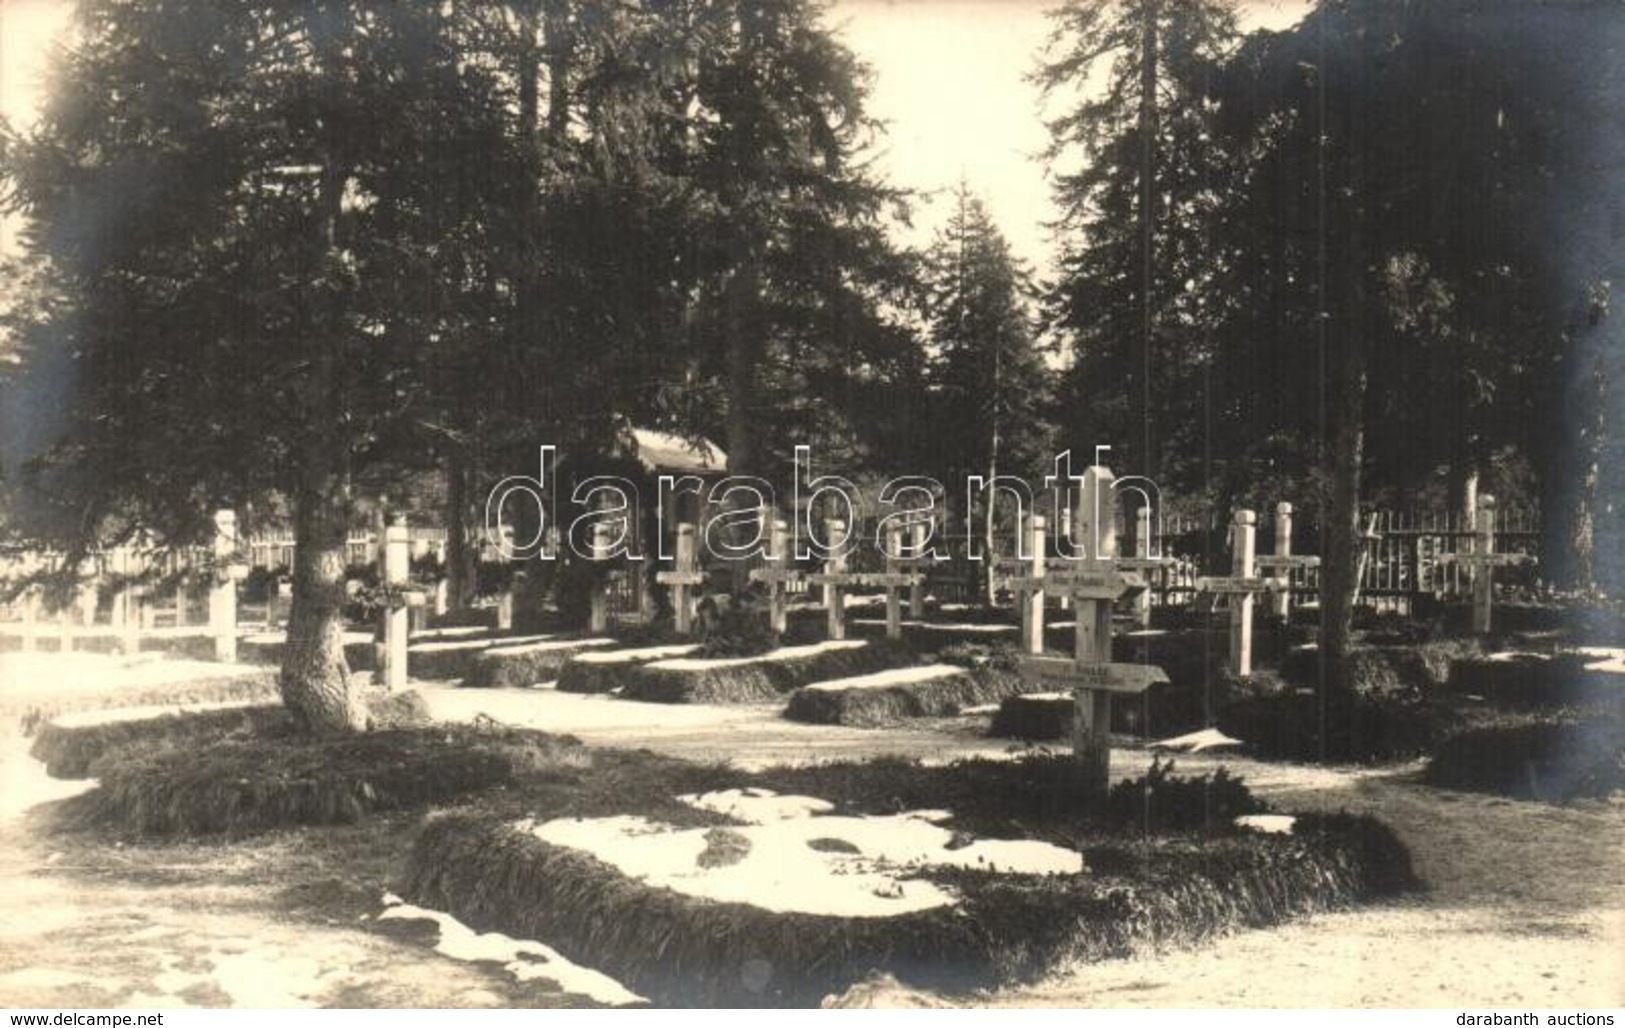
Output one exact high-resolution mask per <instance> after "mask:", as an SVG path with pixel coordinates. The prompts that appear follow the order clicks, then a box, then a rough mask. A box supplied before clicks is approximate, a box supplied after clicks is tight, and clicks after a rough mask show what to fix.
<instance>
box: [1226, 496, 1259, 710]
mask: <svg viewBox="0 0 1625 1028" xmlns="http://www.w3.org/2000/svg"><path fill="white" fill-rule="evenodd" d="M1257 526H1258V515H1257V514H1254V513H1253V512H1252V511H1250V510H1238V511H1236V517H1235V521H1234V523H1233V524H1232V525H1231V528H1230V546H1231V563H1230V569H1231V574H1233V575H1234V576H1235V577H1237V578H1243V579H1246V578H1252V577H1253V559H1254V557H1255V556H1256V552H1255V551H1256V547H1257V539H1256V536H1257V533H1258V527H1257ZM1230 671H1231V673H1232V674H1234V675H1236V676H1237V677H1238V678H1245V677H1246V676H1248V675H1250V674H1252V673H1253V594H1252V593H1250V592H1243V593H1236V594H1233V595H1232V596H1231V601H1230Z"/></svg>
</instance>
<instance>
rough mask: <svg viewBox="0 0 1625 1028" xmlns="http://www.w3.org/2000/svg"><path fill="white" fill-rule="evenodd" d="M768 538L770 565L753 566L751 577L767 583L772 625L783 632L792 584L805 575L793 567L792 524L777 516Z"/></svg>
mask: <svg viewBox="0 0 1625 1028" xmlns="http://www.w3.org/2000/svg"><path fill="white" fill-rule="evenodd" d="M764 516H765V515H764ZM768 540H769V541H768V550H767V566H765V567H759V568H755V569H753V570H752V571H751V573H750V580H751V581H752V582H765V583H767V589H768V592H767V612H768V625H769V627H770V628H772V629H773V631H775V632H777V633H778V634H780V635H783V634H784V630H785V628H786V627H787V624H788V621H789V618H788V608H789V599H790V597H789V586H790V585H791V583H793V582H799V581H801V579H802V577H803V576H802V573H801V572H800V571H798V570H796V569H795V568H793V567H791V566H790V523H789V522H787V521H784V520H782V519H775V520H774V521H773V527H772V529H771V530H770V532H769V535H768Z"/></svg>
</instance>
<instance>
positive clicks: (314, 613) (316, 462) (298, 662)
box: [280, 432, 366, 734]
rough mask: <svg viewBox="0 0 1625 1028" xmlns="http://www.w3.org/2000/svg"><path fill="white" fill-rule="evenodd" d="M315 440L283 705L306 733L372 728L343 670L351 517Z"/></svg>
mask: <svg viewBox="0 0 1625 1028" xmlns="http://www.w3.org/2000/svg"><path fill="white" fill-rule="evenodd" d="M320 437H321V434H320V433H316V432H312V433H311V440H312V442H311V443H310V444H308V445H307V447H306V453H305V463H304V471H303V472H302V474H301V476H300V479H301V481H300V487H299V492H298V497H297V507H296V510H295V513H294V551H293V552H294V557H293V610H292V613H291V614H290V616H289V619H288V643H287V646H286V648H285V649H284V651H283V656H282V676H281V681H280V685H281V689H282V702H283V703H284V704H286V705H287V707H288V710H289V711H290V712H291V713H292V714H293V716H294V718H295V720H297V721H298V722H299V723H300V725H301V726H302V727H304V728H305V729H306V730H307V731H311V732H316V733H321V734H327V733H336V732H344V731H359V730H362V729H364V728H365V727H366V711H365V709H364V708H363V705H362V704H361V702H360V700H359V698H358V697H356V696H354V695H352V694H351V691H350V677H349V669H348V668H347V667H346V665H345V662H344V567H345V563H346V561H345V556H346V554H345V549H346V536H347V535H348V533H349V517H348V514H349V511H348V506H349V505H348V502H347V498H346V496H345V493H346V491H347V490H346V488H345V483H344V481H343V476H342V475H341V474H339V473H337V472H336V469H334V468H333V467H332V458H331V454H332V448H331V447H330V446H326V445H322V443H321V442H320Z"/></svg>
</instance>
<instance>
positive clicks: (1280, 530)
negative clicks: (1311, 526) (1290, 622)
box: [1254, 500, 1320, 619]
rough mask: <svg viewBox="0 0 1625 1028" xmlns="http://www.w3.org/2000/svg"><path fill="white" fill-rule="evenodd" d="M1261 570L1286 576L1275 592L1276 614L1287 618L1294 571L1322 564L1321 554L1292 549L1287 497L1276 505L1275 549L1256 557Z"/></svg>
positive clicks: (1290, 606) (1289, 508) (1276, 575)
mask: <svg viewBox="0 0 1625 1028" xmlns="http://www.w3.org/2000/svg"><path fill="white" fill-rule="evenodd" d="M1254 563H1256V564H1257V565H1258V568H1259V570H1260V571H1265V572H1274V576H1273V577H1276V578H1280V579H1282V580H1283V586H1282V588H1280V589H1278V590H1276V592H1275V616H1276V617H1278V618H1282V619H1285V618H1287V617H1289V616H1290V615H1291V613H1292V573H1293V572H1294V571H1298V570H1302V569H1306V568H1318V567H1320V558H1319V557H1313V556H1308V555H1303V556H1299V555H1296V554H1294V553H1293V552H1292V504H1290V503H1288V502H1287V501H1285V500H1282V501H1281V502H1279V503H1277V504H1276V505H1275V552H1274V553H1266V554H1262V555H1260V556H1259V557H1258V558H1257V559H1256V560H1255V561H1254Z"/></svg>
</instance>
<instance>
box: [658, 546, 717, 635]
mask: <svg viewBox="0 0 1625 1028" xmlns="http://www.w3.org/2000/svg"><path fill="white" fill-rule="evenodd" d="M655 581H656V582H659V583H660V584H661V585H668V586H671V604H672V611H673V613H674V614H675V616H676V620H677V634H678V635H688V634H689V633H690V632H692V631H693V630H694V611H693V607H692V598H691V597H690V596H689V590H691V589H693V588H694V587H695V586H698V585H703V584H704V582H705V572H703V571H701V570H700V568H699V562H698V560H697V559H696V558H695V553H694V526H693V525H692V524H689V523H688V522H686V521H685V522H683V523H682V524H680V525H678V526H677V559H676V561H675V564H674V566H673V568H672V570H670V571H661V572H657V573H656V574H655Z"/></svg>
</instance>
